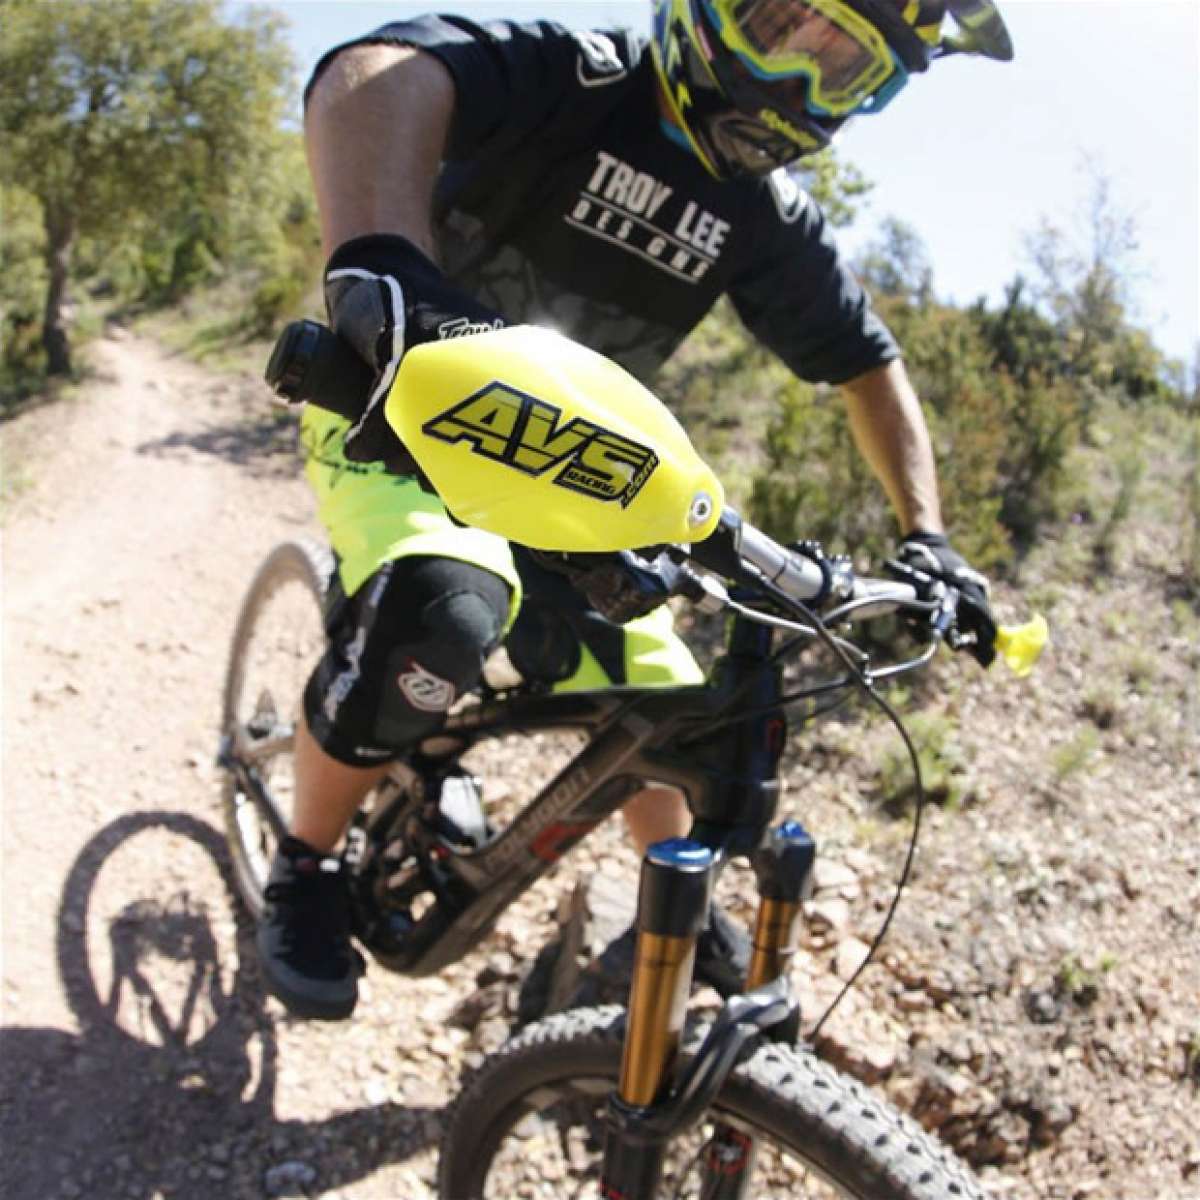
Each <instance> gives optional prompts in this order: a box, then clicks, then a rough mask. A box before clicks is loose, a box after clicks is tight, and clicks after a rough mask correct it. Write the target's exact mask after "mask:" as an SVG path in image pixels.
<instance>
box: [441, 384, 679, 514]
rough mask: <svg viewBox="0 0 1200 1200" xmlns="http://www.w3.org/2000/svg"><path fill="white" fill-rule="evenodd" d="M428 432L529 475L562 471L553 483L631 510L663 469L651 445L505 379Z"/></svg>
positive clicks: (444, 415) (471, 398) (461, 405)
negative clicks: (569, 413)
mask: <svg viewBox="0 0 1200 1200" xmlns="http://www.w3.org/2000/svg"><path fill="white" fill-rule="evenodd" d="M421 432H422V433H424V434H426V435H428V436H429V437H432V438H437V439H438V440H440V441H443V442H449V443H450V444H451V445H454V444H455V443H457V442H466V443H467V444H468V445H469V447H470V449H471V451H472V452H473V453H475V454H478V455H480V456H481V457H483V458H489V459H492V460H493V461H494V462H498V463H503V464H504V465H505V466H508V467H513V468H514V469H515V470H518V471H522V472H524V473H525V474H526V475H534V476H540V475H545V474H546V473H547V472H549V471H554V470H557V472H558V473H557V474H556V475H555V476H554V479H553V482H554V483H556V484H558V486H559V487H564V488H568V489H569V490H570V491H573V492H582V493H583V494H584V495H586V496H593V497H595V498H596V499H597V500H604V501H612V500H615V501H616V502H617V503H618V504H620V505H621V507H622V508H628V507H629V505H630V504H631V503H632V502H633V499H634V497H636V496H637V494H638V492H640V491H641V490H642V488H643V487H644V486H645V484H646V481H647V480H648V479H649V478H650V476H651V475H653V474H654V471H655V468H657V466H658V455H656V454H655V453H654V451H653V450H651V449H650V448H649V447H648V446H643V445H641V444H640V443H638V442H635V441H633V440H632V439H630V438H627V437H623V436H622V435H621V434H619V433H614V432H613V431H612V430H611V429H605V428H604V427H603V426H600V425H597V424H596V423H595V422H594V421H588V420H586V419H585V418H583V417H573V418H572V419H571V420H569V421H564V419H563V412H562V409H560V408H556V407H555V406H554V405H553V404H548V403H547V402H546V401H545V400H539V399H538V398H537V397H536V396H529V395H526V394H525V393H524V392H519V391H517V390H516V389H515V388H511V387H509V386H508V385H507V384H504V383H501V382H499V381H498V380H497V381H496V382H494V383H489V384H488V385H487V387H485V388H483V389H481V390H480V391H478V392H476V393H475V394H474V395H473V396H468V397H467V399H465V400H463V401H461V402H460V403H458V404H456V405H454V407H453V408H449V409H447V410H446V411H445V412H444V413H441V414H440V415H438V416H436V417H434V418H433V419H432V420H430V421H427V422H426V423H425V424H424V425H423V426H422V427H421Z"/></svg>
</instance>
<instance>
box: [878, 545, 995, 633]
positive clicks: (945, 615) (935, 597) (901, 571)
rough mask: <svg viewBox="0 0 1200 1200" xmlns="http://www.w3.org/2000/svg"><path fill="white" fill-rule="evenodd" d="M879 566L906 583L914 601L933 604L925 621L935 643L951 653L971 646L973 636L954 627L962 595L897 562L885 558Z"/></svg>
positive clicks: (933, 578)
mask: <svg viewBox="0 0 1200 1200" xmlns="http://www.w3.org/2000/svg"><path fill="white" fill-rule="evenodd" d="M883 565H884V568H885V570H886V571H887V572H888V574H889V575H891V576H892V577H893V578H894V579H898V580H899V581H900V582H901V583H907V584H908V585H909V586H910V587H911V588H912V589H913V590H914V591H915V592H916V593H917V599H919V600H921V601H923V602H924V603H927V604H934V605H936V607H935V608H934V610H933V615H932V616H931V617H930V619H929V630H930V634H931V636H932V638H933V639H934V640H935V641H944V642H945V643H946V644H947V645H948V646H949V647H950V649H951V650H960V649H962V648H963V647H965V646H970V645H974V643H975V635H974V634H970V633H963V632H962V631H961V630H960V629H959V628H958V625H957V621H958V601H959V599H960V597H961V595H962V593H961V592H960V591H959V590H958V588H954V587H950V586H949V585H948V584H947V583H946V582H945V580H942V579H937V578H935V577H934V576H933V575H930V574H929V573H928V572H927V571H922V570H920V569H919V568H918V567H914V566H911V565H910V564H908V563H905V562H900V560H899V559H895V558H889V559H887V560H886V561H885V562H884V564H883Z"/></svg>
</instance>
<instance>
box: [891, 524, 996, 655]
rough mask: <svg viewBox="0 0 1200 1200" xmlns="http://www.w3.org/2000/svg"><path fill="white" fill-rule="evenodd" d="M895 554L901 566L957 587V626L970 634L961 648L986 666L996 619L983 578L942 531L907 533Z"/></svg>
mask: <svg viewBox="0 0 1200 1200" xmlns="http://www.w3.org/2000/svg"><path fill="white" fill-rule="evenodd" d="M896 557H897V558H898V559H899V560H900V562H902V563H903V564H904V565H905V566H907V567H912V568H913V569H915V570H917V571H923V572H924V573H925V574H926V575H930V576H932V577H933V578H934V579H940V580H941V581H942V582H943V583H945V584H947V585H948V586H950V587H952V588H955V589H957V591H958V593H959V601H958V628H959V629H960V631H962V632H963V633H968V634H973V635H974V641H970V642H967V643H966V644H965V645H964V649H967V650H969V651H970V652H971V654H972V656H973V657H974V658H975V659H976V660H977V661H978V662H979V663H980V665H981V666H984V667H986V666H988V665H989V664H990V663H991V661H992V659H994V658H995V657H996V622H995V620H994V619H993V618H992V610H991V609H990V608H989V606H988V589H989V585H988V581H987V578H986V577H985V576H983V575H981V574H980V573H979V572H978V571H976V570H974V569H973V568H971V567H969V566H968V565H967V562H966V559H964V558H963V556H962V555H961V554H959V553H958V551H956V550H955V549H954V548H953V547H952V546H951V545H950V540H949V539H948V538H947V537H946V535H945V534H944V533H910V534H909V535H908V536H907V537H906V538H905V539H904V540H903V541H902V542H901V543H900V549H899V551H898V553H897V555H896Z"/></svg>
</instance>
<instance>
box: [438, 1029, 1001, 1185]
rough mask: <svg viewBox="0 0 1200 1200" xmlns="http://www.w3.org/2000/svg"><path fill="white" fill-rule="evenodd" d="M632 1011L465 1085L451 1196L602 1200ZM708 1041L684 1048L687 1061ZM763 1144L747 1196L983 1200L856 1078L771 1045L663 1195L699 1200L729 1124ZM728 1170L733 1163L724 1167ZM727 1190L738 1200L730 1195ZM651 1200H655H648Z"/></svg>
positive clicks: (519, 1051) (526, 1044) (527, 1042)
mask: <svg viewBox="0 0 1200 1200" xmlns="http://www.w3.org/2000/svg"><path fill="white" fill-rule="evenodd" d="M624 1033H625V1013H624V1010H623V1009H620V1008H597V1009H575V1010H573V1011H570V1012H565V1013H559V1014H557V1015H555V1016H552V1017H549V1018H547V1019H545V1020H543V1021H539V1022H537V1023H536V1024H534V1025H530V1026H528V1027H527V1028H526V1029H525V1030H523V1031H522V1032H521V1033H520V1035H518V1037H516V1038H515V1039H514V1040H513V1041H511V1042H509V1043H508V1044H507V1045H506V1046H504V1047H502V1048H501V1049H500V1050H499V1051H498V1052H497V1053H496V1054H495V1055H493V1056H492V1057H491V1058H489V1059H488V1060H487V1061H486V1062H485V1063H484V1064H483V1065H482V1066H481V1067H480V1068H479V1070H478V1071H477V1072H475V1074H474V1075H473V1076H472V1077H471V1078H470V1079H468V1081H467V1082H466V1084H465V1086H464V1089H463V1092H462V1094H461V1096H460V1098H459V1100H458V1101H457V1102H456V1104H455V1106H454V1109H453V1111H452V1113H451V1115H450V1119H449V1122H448V1125H447V1129H446V1133H445V1136H444V1138H443V1141H442V1147H441V1158H440V1165H439V1179H438V1183H439V1194H440V1196H441V1197H442V1198H443V1200H476V1198H479V1197H505V1198H506V1200H534V1198H542V1197H545V1198H546V1200H551V1198H553V1200H566V1198H567V1197H579V1198H585V1197H586V1198H587V1200H593V1198H594V1200H600V1197H601V1193H600V1190H599V1175H600V1166H601V1160H602V1151H603V1143H604V1114H605V1105H606V1103H607V1098H608V1095H609V1092H610V1091H611V1090H612V1089H613V1087H614V1086H615V1084H616V1079H617V1072H618V1066H619V1063H620V1057H621V1046H622V1041H623V1038H624ZM698 1045H699V1031H697V1032H696V1034H695V1035H694V1036H689V1037H687V1038H686V1039H685V1048H684V1057H685V1059H686V1057H687V1056H688V1054H690V1053H692V1052H694V1051H695V1049H696V1047H697V1046H698ZM718 1119H719V1120H720V1121H721V1123H722V1124H723V1125H724V1126H726V1127H727V1128H731V1129H732V1130H733V1131H734V1139H733V1143H734V1144H735V1145H736V1143H737V1141H738V1135H741V1137H742V1138H743V1139H744V1138H753V1139H754V1141H755V1143H756V1145H757V1147H758V1151H757V1157H756V1160H755V1164H754V1168H753V1175H752V1178H751V1181H750V1183H749V1186H748V1187H747V1189H746V1191H745V1193H744V1195H745V1196H747V1197H755V1198H756V1200H775V1198H778V1200H784V1198H785V1197H786V1198H787V1200H799V1198H801V1197H803V1198H806V1200H827V1198H831V1197H853V1198H855V1200H983V1192H982V1190H981V1189H980V1188H979V1185H978V1184H977V1183H976V1182H975V1181H974V1179H973V1178H972V1177H971V1175H970V1173H969V1172H968V1170H967V1168H966V1167H965V1166H963V1165H962V1164H961V1163H960V1162H958V1161H957V1160H956V1159H955V1158H954V1157H953V1155H951V1154H950V1153H949V1151H947V1150H945V1149H944V1148H943V1147H942V1146H940V1145H939V1144H938V1143H937V1142H936V1141H935V1140H934V1139H933V1138H932V1137H930V1136H929V1134H927V1133H925V1132H924V1131H923V1130H922V1129H920V1128H919V1126H917V1125H916V1124H915V1123H914V1122H913V1121H912V1120H910V1119H909V1118H907V1117H904V1116H902V1115H901V1114H900V1113H898V1112H896V1111H895V1110H894V1109H892V1108H891V1107H890V1106H889V1105H888V1104H887V1103H886V1102H884V1101H882V1100H880V1099H879V1098H878V1097H876V1096H874V1095H873V1094H872V1093H871V1092H869V1091H868V1090H867V1089H866V1088H864V1087H863V1086H862V1085H861V1084H859V1083H858V1082H857V1081H855V1080H852V1079H848V1078H846V1077H845V1076H842V1075H839V1074H838V1073H837V1072H836V1071H834V1070H833V1069H832V1068H831V1067H829V1066H828V1065H827V1064H825V1063H823V1062H821V1061H819V1060H818V1059H816V1058H815V1057H813V1056H812V1055H811V1054H809V1053H807V1052H805V1051H803V1050H800V1049H798V1048H796V1047H794V1046H785V1045H781V1044H778V1043H774V1042H763V1043H761V1044H759V1045H758V1046H757V1048H755V1049H754V1050H753V1052H752V1053H750V1054H748V1055H747V1056H746V1057H745V1058H744V1059H743V1061H742V1062H741V1063H740V1064H739V1065H738V1067H737V1068H736V1069H735V1070H734V1072H733V1073H732V1074H731V1075H730V1077H729V1079H728V1080H727V1081H726V1083H725V1084H724V1086H723V1087H722V1089H721V1091H720V1093H719V1094H718V1096H717V1099H716V1101H715V1103H714V1105H713V1107H712V1109H711V1110H710V1111H709V1113H708V1114H706V1116H705V1119H704V1120H702V1121H701V1122H700V1123H699V1125H697V1126H696V1127H694V1128H693V1129H691V1130H689V1131H687V1132H685V1133H684V1134H682V1135H680V1137H679V1138H678V1139H676V1140H675V1141H673V1142H672V1143H671V1145H670V1146H669V1147H668V1154H667V1163H666V1170H665V1173H664V1177H663V1182H662V1185H661V1187H660V1190H659V1196H660V1197H663V1198H666V1197H672V1198H674V1197H686V1198H688V1200H700V1198H702V1197H705V1196H711V1195H713V1194H715V1193H714V1190H713V1188H714V1184H713V1180H714V1178H718V1179H719V1184H720V1186H721V1187H725V1186H727V1179H720V1178H719V1173H714V1172H709V1173H707V1174H706V1173H705V1171H704V1170H703V1168H702V1166H701V1164H702V1163H703V1162H704V1161H705V1159H706V1156H707V1157H708V1158H709V1160H710V1161H711V1160H712V1159H713V1157H714V1155H720V1154H722V1153H724V1154H726V1155H727V1154H728V1146H729V1143H726V1145H725V1146H723V1147H721V1149H720V1150H717V1148H716V1147H715V1146H714V1144H713V1143H712V1142H711V1138H712V1134H713V1130H714V1123H715V1122H716V1121H717V1120H718ZM720 1161H722V1162H723V1163H728V1162H729V1161H730V1160H729V1158H728V1157H722V1158H721V1160H720ZM722 1194H728V1193H722ZM639 1200H643V1198H639Z"/></svg>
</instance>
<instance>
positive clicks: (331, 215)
mask: <svg viewBox="0 0 1200 1200" xmlns="http://www.w3.org/2000/svg"><path fill="white" fill-rule="evenodd" d="M453 111H454V84H453V82H452V80H451V77H450V72H449V71H448V70H447V69H446V68H445V67H444V66H443V65H442V64H441V63H440V62H439V61H438V60H437V59H436V58H434V57H433V56H432V55H429V54H425V53H423V52H421V51H419V50H415V49H413V48H412V47H409V46H395V45H386V44H365V45H358V46H352V47H348V48H346V49H344V50H342V51H341V52H340V53H338V54H337V55H335V56H334V57H333V58H332V59H331V60H330V61H329V62H328V64H327V65H326V66H325V68H324V70H322V71H321V72H320V74H319V76H318V77H317V79H316V80H315V82H314V83H313V85H312V88H311V91H310V93H309V96H308V104H307V107H306V110H305V120H304V133H305V145H306V149H307V152H308V162H309V169H310V171H311V172H312V178H313V187H314V189H315V191H316V197H317V207H318V209H319V210H320V214H321V235H322V240H323V242H324V248H325V253H326V255H329V254H331V253H332V252H333V250H334V249H335V248H337V247H338V246H340V245H342V244H343V243H345V242H347V241H349V240H350V239H351V238H355V237H361V236H363V235H365V234H371V233H391V234H399V235H401V236H402V237H406V238H408V239H409V241H411V242H413V243H414V244H415V245H417V246H418V247H420V249H421V250H423V251H424V252H425V253H426V254H428V255H429V256H430V257H433V253H434V243H433V230H432V223H431V212H432V200H433V186H434V182H435V180H436V179H437V174H438V168H439V166H440V164H441V161H442V153H443V150H444V147H445V144H446V138H447V134H448V132H449V129H450V122H451V117H452V115H453Z"/></svg>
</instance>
